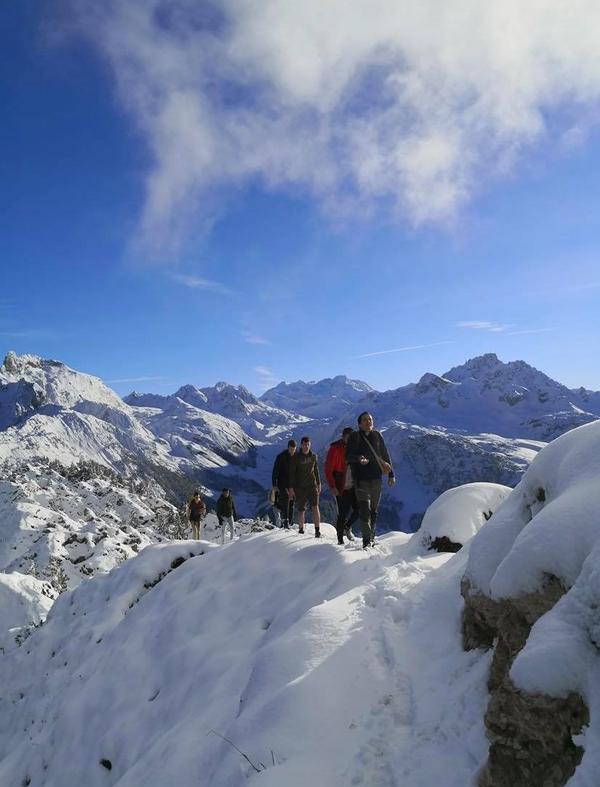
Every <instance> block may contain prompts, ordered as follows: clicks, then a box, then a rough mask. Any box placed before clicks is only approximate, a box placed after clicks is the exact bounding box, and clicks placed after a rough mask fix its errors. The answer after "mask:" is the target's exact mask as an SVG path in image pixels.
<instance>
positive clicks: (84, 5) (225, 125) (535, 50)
mask: <svg viewBox="0 0 600 787" xmlns="http://www.w3.org/2000/svg"><path fill="white" fill-rule="evenodd" d="M71 10H72V11H74V12H75V13H74V14H71V16H72V18H75V19H76V20H77V21H76V23H75V26H76V27H77V29H78V30H80V31H83V32H84V33H85V34H86V35H88V36H89V38H90V41H92V42H93V44H94V45H96V46H97V47H99V49H100V50H101V52H102V54H103V55H104V56H105V58H106V60H107V62H108V63H109V64H110V66H111V68H112V71H113V73H114V75H115V80H116V86H117V90H118V95H119V98H120V101H121V102H122V104H123V106H124V107H125V108H126V109H127V111H128V112H129V113H130V115H131V116H132V117H133V118H134V120H135V123H136V126H137V128H138V129H139V131H140V133H141V135H142V136H143V137H144V139H145V140H146V142H147V145H148V149H149V151H150V154H151V159H152V164H151V167H150V170H149V172H148V174H147V181H146V199H145V204H144V208H143V213H142V216H141V222H140V231H141V237H142V238H143V240H144V241H145V242H146V243H147V244H159V245H160V244H164V243H165V242H168V241H170V240H172V239H173V237H175V236H177V235H178V234H179V233H181V232H182V231H183V230H185V228H186V226H189V224H190V222H191V220H192V217H193V220H194V226H195V227H197V225H198V222H199V221H201V220H204V221H207V220H210V217H211V214H212V212H213V211H214V208H215V203H214V200H215V198H216V196H218V195H219V194H221V193H222V191H223V189H227V188H230V187H238V186H240V185H243V184H245V183H249V182H256V181H258V182H262V184H263V185H264V186H266V187H267V188H270V189H285V188H288V187H290V186H293V187H294V188H298V187H300V189H301V190H303V191H304V192H305V193H308V194H311V195H312V196H313V197H315V198H317V199H318V200H319V201H320V202H321V203H322V205H323V206H324V208H325V209H326V210H327V211H331V212H335V213H341V214H346V215H347V214H348V212H349V211H350V212H352V211H354V213H355V214H356V212H357V211H359V210H360V212H361V214H366V215H368V213H369V211H372V210H374V209H378V208H381V207H383V206H385V208H386V209H391V211H392V212H393V213H394V214H395V215H396V216H398V217H400V218H401V219H403V220H408V221H410V222H413V223H414V224H419V223H423V222H447V221H452V220H453V218H454V217H455V216H456V215H457V212H458V211H459V210H460V208H461V207H462V206H463V205H464V204H465V202H467V201H468V200H469V199H471V198H472V197H473V195H474V194H476V193H477V191H479V190H480V189H482V188H484V187H485V185H486V183H487V182H488V181H489V180H490V179H493V178H496V177H498V176H499V175H502V174H505V173H506V172H507V171H509V170H510V169H511V168H512V167H513V166H514V164H515V162H516V161H517V160H518V159H519V157H520V156H521V155H522V154H523V152H524V150H525V149H526V148H527V147H528V146H529V145H531V144H532V143H534V142H536V141H539V140H541V139H546V140H547V141H549V142H556V144H557V145H560V144H561V141H563V143H564V140H567V141H569V140H571V144H573V140H576V141H578V140H580V139H582V138H585V133H586V130H587V129H589V128H591V127H593V125H594V123H595V120H596V116H597V112H596V106H597V101H598V98H599V97H600V58H598V54H597V52H598V44H597V31H598V29H600V4H599V3H598V2H597V1H596V0H571V1H570V2H568V3H566V2H564V0H541V2H523V1H522V0H502V2H500V1H499V0H498V1H497V2H479V0H447V1H446V2H445V3H440V2H439V0H421V2H419V3H415V2H413V0H352V2H351V3H348V2H346V0H328V2H322V0H304V2H302V3H299V2H297V0H220V2H219V3H218V4H215V5H211V3H210V2H208V0H207V2H205V3H198V2H197V0H170V2H169V3H165V2H164V0H145V2H138V3H125V2H118V0H71ZM555 110H560V113H557V114H556V117H560V118H561V122H559V123H555V122H553V123H552V124H550V123H548V122H547V120H548V116H549V114H550V113H552V112H554V111H555Z"/></svg>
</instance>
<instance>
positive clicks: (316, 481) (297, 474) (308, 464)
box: [288, 437, 321, 538]
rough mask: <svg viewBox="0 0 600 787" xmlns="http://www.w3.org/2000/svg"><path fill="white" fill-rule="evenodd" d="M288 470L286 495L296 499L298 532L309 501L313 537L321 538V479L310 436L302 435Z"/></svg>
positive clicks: (302, 531)
mask: <svg viewBox="0 0 600 787" xmlns="http://www.w3.org/2000/svg"><path fill="white" fill-rule="evenodd" d="M289 472H290V488H289V489H288V495H289V496H290V497H291V498H294V499H295V501H296V507H297V510H298V532H299V533H304V507H305V506H306V503H309V504H310V507H311V508H312V516H313V523H314V525H315V538H321V512H320V511H319V495H320V494H321V479H320V477H319V465H318V461H317V455H316V454H313V452H312V451H311V450H310V437H303V438H302V440H301V441H300V451H299V452H296V453H295V454H294V456H293V457H292V461H291V462H290V471H289Z"/></svg>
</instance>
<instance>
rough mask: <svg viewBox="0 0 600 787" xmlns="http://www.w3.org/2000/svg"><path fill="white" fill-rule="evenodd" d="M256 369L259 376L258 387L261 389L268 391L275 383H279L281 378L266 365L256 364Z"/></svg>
mask: <svg viewBox="0 0 600 787" xmlns="http://www.w3.org/2000/svg"><path fill="white" fill-rule="evenodd" d="M254 371H255V372H256V374H257V375H258V377H259V382H258V388H259V389H260V390H261V391H267V390H268V389H269V388H272V387H273V386H274V385H277V383H278V382H280V378H278V377H276V376H275V374H274V373H273V372H272V371H271V370H270V369H268V368H267V367H266V366H255V367H254Z"/></svg>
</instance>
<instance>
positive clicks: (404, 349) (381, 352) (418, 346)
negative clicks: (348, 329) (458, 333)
mask: <svg viewBox="0 0 600 787" xmlns="http://www.w3.org/2000/svg"><path fill="white" fill-rule="evenodd" d="M442 344H454V342H450V341H446V342H433V343H432V344H415V345H412V346H410V347H395V348H394V349H393V350H377V352H372V353H364V354H363V355H355V356H354V357H355V358H371V357H372V356H373V355H388V354H389V353H405V352H409V351H410V350H425V349H427V348H428V347H440V346H441V345H442Z"/></svg>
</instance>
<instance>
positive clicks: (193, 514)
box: [187, 489, 206, 541]
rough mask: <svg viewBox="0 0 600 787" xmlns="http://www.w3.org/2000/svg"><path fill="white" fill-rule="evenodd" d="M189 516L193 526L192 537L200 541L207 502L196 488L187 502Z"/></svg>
mask: <svg viewBox="0 0 600 787" xmlns="http://www.w3.org/2000/svg"><path fill="white" fill-rule="evenodd" d="M187 516H188V519H189V521H190V525H191V526H192V538H195V539H196V541H199V540H200V539H201V538H202V527H203V525H204V517H205V516H206V504H205V502H204V500H203V499H202V497H201V496H200V492H199V491H198V490H197V489H196V491H195V492H194V494H193V495H192V497H191V498H190V500H189V502H188V504H187Z"/></svg>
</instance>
